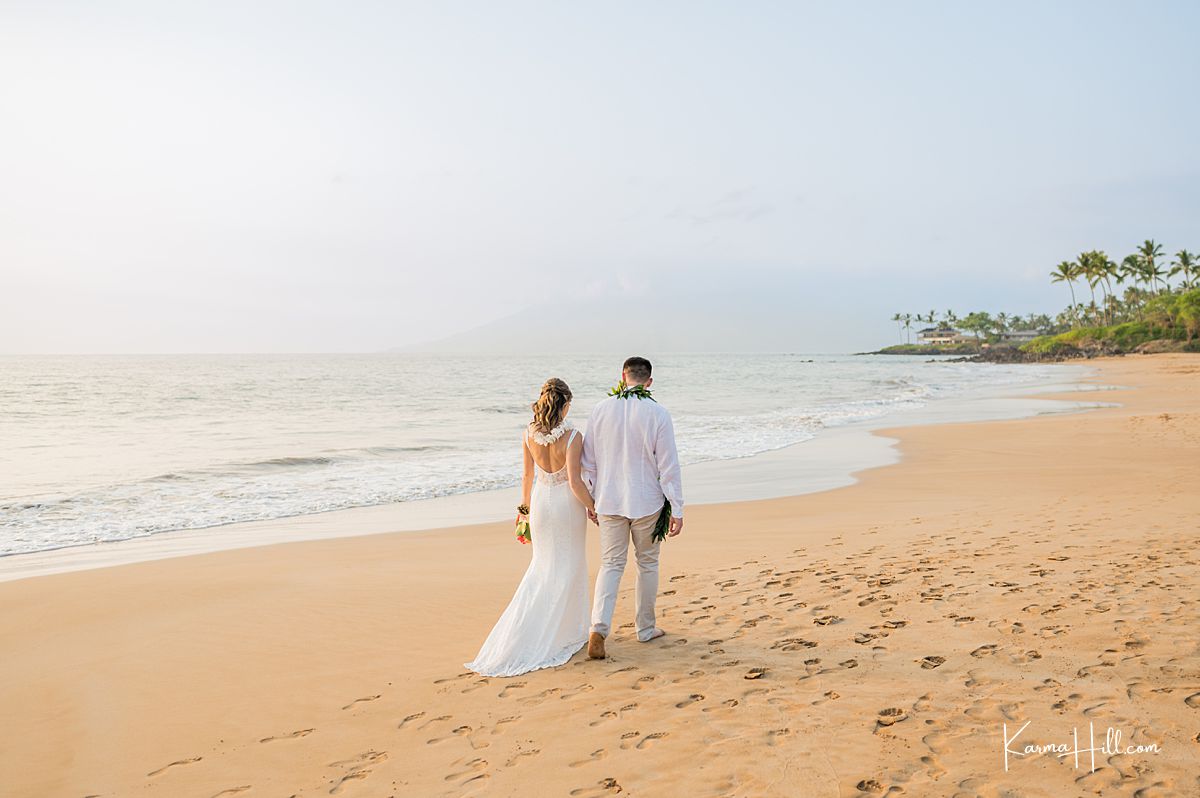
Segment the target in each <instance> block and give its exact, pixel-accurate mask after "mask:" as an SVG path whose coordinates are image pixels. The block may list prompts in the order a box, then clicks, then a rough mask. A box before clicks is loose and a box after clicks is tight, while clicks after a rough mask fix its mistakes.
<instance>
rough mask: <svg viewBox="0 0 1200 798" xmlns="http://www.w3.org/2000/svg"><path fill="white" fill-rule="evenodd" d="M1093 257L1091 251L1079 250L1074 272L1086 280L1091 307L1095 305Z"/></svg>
mask: <svg viewBox="0 0 1200 798" xmlns="http://www.w3.org/2000/svg"><path fill="white" fill-rule="evenodd" d="M1094 261H1095V258H1093V257H1092V253H1091V252H1080V253H1079V257H1078V258H1076V259H1075V274H1076V275H1077V276H1079V277H1082V278H1083V279H1084V280H1086V281H1087V284H1088V290H1089V291H1091V292H1092V305H1091V306H1092V307H1093V308H1094V307H1096V267H1095V265H1094Z"/></svg>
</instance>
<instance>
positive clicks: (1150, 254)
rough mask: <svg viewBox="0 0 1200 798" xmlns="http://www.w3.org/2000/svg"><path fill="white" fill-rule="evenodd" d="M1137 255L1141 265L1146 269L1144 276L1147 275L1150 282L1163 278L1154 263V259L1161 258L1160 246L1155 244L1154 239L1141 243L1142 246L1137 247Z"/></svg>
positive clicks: (1161, 249)
mask: <svg viewBox="0 0 1200 798" xmlns="http://www.w3.org/2000/svg"><path fill="white" fill-rule="evenodd" d="M1138 255H1139V256H1140V257H1141V259H1142V264H1143V265H1144V266H1145V268H1146V274H1147V275H1149V277H1150V279H1151V280H1152V281H1157V280H1158V278H1160V277H1162V276H1163V274H1164V273H1163V272H1162V271H1161V270H1160V269H1159V268H1158V265H1157V264H1156V263H1155V262H1154V259H1155V258H1161V257H1162V256H1163V248H1162V244H1156V243H1155V242H1154V239H1152V238H1147V239H1146V240H1145V241H1144V242H1142V245H1141V246H1140V247H1138Z"/></svg>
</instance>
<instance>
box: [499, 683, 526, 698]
mask: <svg viewBox="0 0 1200 798" xmlns="http://www.w3.org/2000/svg"><path fill="white" fill-rule="evenodd" d="M525 686H526V684H525V682H513V683H512V684H506V685H504V689H503V690H501V691H500V695H499V696H497V698H508V696H509V694H510V693H511V692H512V691H513V690H520V689H521V688H522V687H525Z"/></svg>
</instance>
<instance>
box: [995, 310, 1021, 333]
mask: <svg viewBox="0 0 1200 798" xmlns="http://www.w3.org/2000/svg"><path fill="white" fill-rule="evenodd" d="M1011 318H1012V317H1011V316H1009V315H1008V314H1007V313H1004V312H1003V311H1001V312H1000V313H997V314H996V331H997V332H999V333H1000V334H1002V335H1003V334H1004V333H1006V332H1008V322H1009V320H1010V319H1011ZM1017 318H1020V316H1018V317H1017Z"/></svg>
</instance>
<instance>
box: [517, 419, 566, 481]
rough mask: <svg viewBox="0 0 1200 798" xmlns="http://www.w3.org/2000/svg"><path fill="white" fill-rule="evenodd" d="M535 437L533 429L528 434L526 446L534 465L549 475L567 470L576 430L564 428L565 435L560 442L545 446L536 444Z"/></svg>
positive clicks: (559, 439) (560, 438)
mask: <svg viewBox="0 0 1200 798" xmlns="http://www.w3.org/2000/svg"><path fill="white" fill-rule="evenodd" d="M533 435H534V431H533V428H532V427H531V428H530V429H529V431H528V432H527V433H526V436H525V445H526V446H527V447H528V448H529V454H530V455H532V456H533V462H534V464H535V465H536V466H537V467H538V468H540V469H542V471H545V472H546V473H547V474H553V473H554V472H555V471H561V470H562V469H563V468H565V467H566V465H567V450H568V449H569V448H570V442H571V438H572V437H573V436H574V430H572V429H570V428H564V430H563V434H562V435H561V436H560V437H559V438H558V440H556V441H554V442H553V443H549V444H547V445H545V446H543V445H541V444H539V443H536V442H535V441H534V439H533V437H532V436H533Z"/></svg>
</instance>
